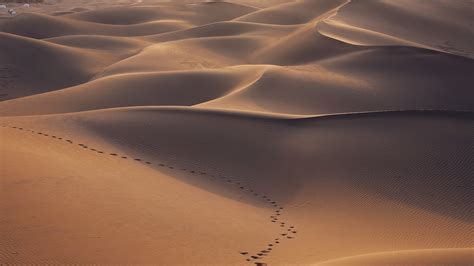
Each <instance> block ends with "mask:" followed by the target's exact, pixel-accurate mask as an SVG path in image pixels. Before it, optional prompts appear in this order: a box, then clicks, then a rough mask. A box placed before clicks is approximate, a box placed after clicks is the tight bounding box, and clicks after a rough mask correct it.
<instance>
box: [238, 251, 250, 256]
mask: <svg viewBox="0 0 474 266" xmlns="http://www.w3.org/2000/svg"><path fill="white" fill-rule="evenodd" d="M240 254H241V255H248V254H249V253H248V252H247V251H241V252H240Z"/></svg>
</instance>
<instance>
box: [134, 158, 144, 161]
mask: <svg viewBox="0 0 474 266" xmlns="http://www.w3.org/2000/svg"><path fill="white" fill-rule="evenodd" d="M134 160H135V161H137V162H140V161H141V160H142V159H139V158H136V159H134Z"/></svg>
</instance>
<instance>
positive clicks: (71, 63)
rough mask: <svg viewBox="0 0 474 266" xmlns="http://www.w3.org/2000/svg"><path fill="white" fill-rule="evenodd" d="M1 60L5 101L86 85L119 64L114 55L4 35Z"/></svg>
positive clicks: (0, 33)
mask: <svg viewBox="0 0 474 266" xmlns="http://www.w3.org/2000/svg"><path fill="white" fill-rule="evenodd" d="M0 56H1V58H2V62H1V69H0V73H2V74H3V73H4V74H3V75H2V79H1V81H2V82H3V83H4V84H2V85H4V86H2V89H3V90H2V93H3V94H4V97H2V99H12V98H18V97H22V96H27V95H33V94H38V93H42V92H46V91H51V90H55V89H60V88H64V87H69V86H72V85H76V84H79V83H84V82H86V81H87V80H88V79H89V78H92V76H93V75H94V74H95V73H97V72H98V71H99V70H100V69H101V67H104V66H105V65H107V64H110V63H112V62H113V61H115V60H118V58H117V55H113V54H102V53H95V52H93V51H90V50H82V49H77V48H70V47H66V46H62V45H57V44H52V43H49V42H45V41H40V40H35V39H30V38H25V37H20V36H17V35H13V34H8V33H3V32H0ZM25 62H27V63H25ZM46 66H47V67H46ZM3 87H4V88H3Z"/></svg>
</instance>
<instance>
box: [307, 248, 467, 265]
mask: <svg viewBox="0 0 474 266" xmlns="http://www.w3.org/2000/svg"><path fill="white" fill-rule="evenodd" d="M473 262H474V248H446V249H417V250H400V251H389V252H380V253H373V254H364V255H358V256H352V257H346V258H340V259H335V260H329V261H325V262H320V263H316V264H313V265H314V266H343V265H348V266H349V265H353V266H357V265H361V266H362V265H366V266H370V265H374V266H375V265H420V266H422V265H426V266H429V265H459V266H462V265H466V266H467V265H472V263H473Z"/></svg>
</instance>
